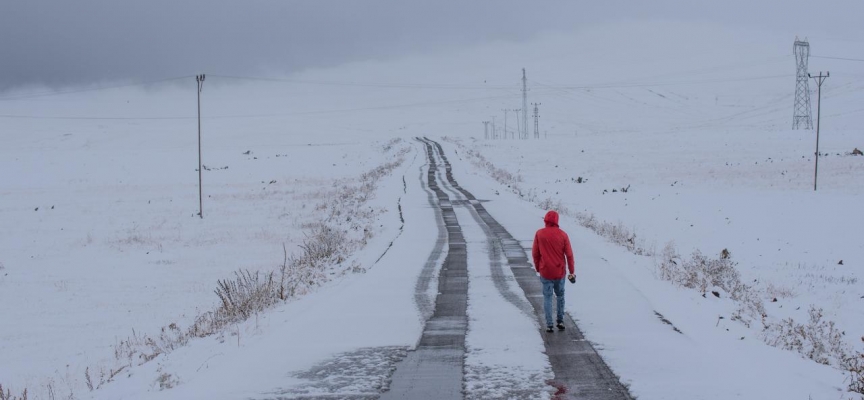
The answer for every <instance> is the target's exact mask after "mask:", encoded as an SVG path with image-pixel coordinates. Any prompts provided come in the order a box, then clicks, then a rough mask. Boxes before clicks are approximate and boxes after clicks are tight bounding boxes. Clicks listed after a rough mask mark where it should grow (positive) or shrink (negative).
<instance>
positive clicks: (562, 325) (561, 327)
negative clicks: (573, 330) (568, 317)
mask: <svg viewBox="0 0 864 400" xmlns="http://www.w3.org/2000/svg"><path fill="white" fill-rule="evenodd" d="M557 326H558V330H559V331H563V330H564V329H565V328H564V323H563V322H559V323H558V325H557Z"/></svg>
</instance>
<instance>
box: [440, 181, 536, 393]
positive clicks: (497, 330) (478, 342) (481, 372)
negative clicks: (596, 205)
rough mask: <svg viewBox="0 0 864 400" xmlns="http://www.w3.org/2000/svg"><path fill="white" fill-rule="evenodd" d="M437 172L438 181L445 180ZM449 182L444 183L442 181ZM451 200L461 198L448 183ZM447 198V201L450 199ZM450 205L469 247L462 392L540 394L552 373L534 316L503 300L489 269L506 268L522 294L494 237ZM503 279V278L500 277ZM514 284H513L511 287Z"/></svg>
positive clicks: (510, 283)
mask: <svg viewBox="0 0 864 400" xmlns="http://www.w3.org/2000/svg"><path fill="white" fill-rule="evenodd" d="M441 178H443V177H439V179H440V180H439V181H444V182H446V181H445V180H444V179H441ZM444 186H445V187H449V186H448V185H446V184H445V185H444ZM448 192H449V193H448V194H449V195H450V196H451V199H457V201H458V199H460V198H461V200H462V201H467V200H465V198H464V196H463V195H461V193H459V192H457V191H455V190H453V189H452V188H450V190H448ZM451 201H452V200H451ZM466 207H470V205H467V204H465V206H463V207H458V206H457V207H454V210H455V212H456V216H457V218H458V219H459V221H460V226H461V227H462V234H463V235H464V236H465V242H466V247H467V252H468V284H469V287H468V335H467V336H466V338H465V341H466V343H465V347H466V354H465V397H466V398H468V399H489V398H511V399H512V398H518V399H545V398H548V397H549V390H550V389H551V388H550V387H549V386H548V385H547V384H546V382H547V381H549V380H551V379H552V378H553V376H552V370H551V366H550V364H549V359H548V358H547V357H546V356H545V355H544V354H543V353H544V346H543V340H542V339H541V338H540V337H539V335H538V332H539V331H538V326H537V322H536V319H535V318H534V316H533V310H532V309H530V305H528V309H529V310H530V311H531V312H532V314H530V315H526V314H525V312H524V311H522V310H520V309H519V308H518V307H517V306H516V305H514V304H511V303H508V302H506V300H505V298H504V296H503V295H502V293H501V292H500V291H499V290H498V289H497V288H496V284H495V282H493V280H494V279H496V274H495V273H494V272H493V271H492V269H493V268H499V269H506V270H507V271H506V272H504V274H503V276H504V277H508V278H509V279H508V280H507V281H506V283H505V284H508V286H510V290H511V291H514V289H515V293H521V289H520V288H519V287H518V285H516V284H515V279H514V278H513V275H512V273H510V272H509V268H508V267H507V260H506V258H504V254H503V251H502V249H501V247H500V243H497V239H495V238H494V237H492V238H490V237H489V236H488V235H491V232H485V231H484V230H483V229H482V228H481V227H480V225H479V223H480V220H479V216H474V215H472V210H473V208H472V210H468V209H467V208H466ZM505 279H506V278H505ZM513 286H515V287H513Z"/></svg>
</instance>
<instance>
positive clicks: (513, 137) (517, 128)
mask: <svg viewBox="0 0 864 400" xmlns="http://www.w3.org/2000/svg"><path fill="white" fill-rule="evenodd" d="M519 111H522V109H520V108H517V109H515V110H513V112H514V114H516V132H513V135H511V136H510V137H511V138H512V139H515V138H516V133H517V132H518V133H519V138H520V139H521V138H522V132H520V131H521V130H522V128H520V126H522V125H520V124H519Z"/></svg>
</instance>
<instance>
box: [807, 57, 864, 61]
mask: <svg viewBox="0 0 864 400" xmlns="http://www.w3.org/2000/svg"><path fill="white" fill-rule="evenodd" d="M810 57H813V58H827V59H830V60H844V61H858V62H864V59H861V58H846V57H828V56H810Z"/></svg>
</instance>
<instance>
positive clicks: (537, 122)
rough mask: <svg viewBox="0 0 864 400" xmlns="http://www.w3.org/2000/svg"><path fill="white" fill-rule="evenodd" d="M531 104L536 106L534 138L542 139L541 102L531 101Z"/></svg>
mask: <svg viewBox="0 0 864 400" xmlns="http://www.w3.org/2000/svg"><path fill="white" fill-rule="evenodd" d="M531 105H533V106H534V139H540V109H539V106H540V103H531ZM526 135H527V134H526Z"/></svg>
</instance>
